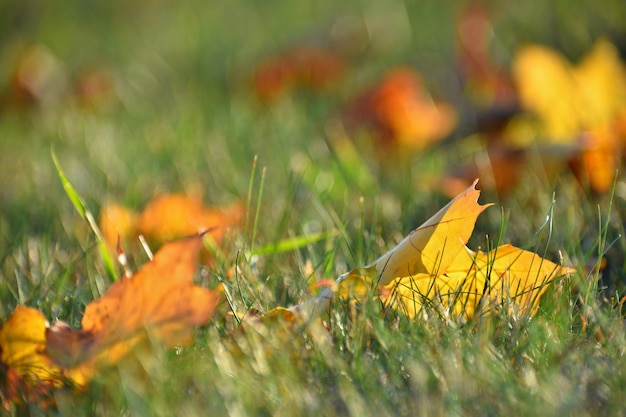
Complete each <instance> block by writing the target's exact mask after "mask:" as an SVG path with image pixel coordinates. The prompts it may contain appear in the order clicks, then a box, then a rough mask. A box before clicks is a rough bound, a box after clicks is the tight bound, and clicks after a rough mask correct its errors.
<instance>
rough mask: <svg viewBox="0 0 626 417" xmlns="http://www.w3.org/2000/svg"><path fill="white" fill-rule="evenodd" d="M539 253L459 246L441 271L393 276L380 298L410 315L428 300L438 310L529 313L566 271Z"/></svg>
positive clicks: (469, 313)
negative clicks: (506, 309) (507, 309)
mask: <svg viewBox="0 0 626 417" xmlns="http://www.w3.org/2000/svg"><path fill="white" fill-rule="evenodd" d="M571 272H573V270H571V269H570V268H564V267H561V266H559V265H557V264H555V263H553V262H551V261H549V260H546V259H543V258H541V257H540V256H539V255H537V254H535V253H532V252H528V251H525V250H523V249H519V248H516V247H514V246H511V245H502V246H499V247H498V248H497V249H494V250H492V251H491V252H488V253H484V252H480V251H478V252H476V253H475V252H472V251H471V250H469V249H466V250H465V251H461V253H459V255H458V256H457V257H456V259H455V260H454V262H453V263H452V264H451V265H450V266H449V268H448V270H447V272H446V273H445V274H441V275H437V276H433V275H428V274H418V275H415V276H410V277H403V278H397V279H395V280H394V281H393V282H392V283H391V284H389V285H388V286H387V287H388V288H389V289H390V291H389V292H388V296H386V297H384V298H383V302H384V303H385V304H386V305H388V306H390V307H392V308H394V309H397V310H399V311H402V312H403V313H405V314H406V315H408V316H409V317H414V316H415V315H416V314H418V313H419V312H420V310H421V309H422V307H423V306H425V305H429V306H432V307H433V308H435V310H436V311H438V312H439V313H440V314H442V315H449V314H452V315H456V316H464V317H467V318H470V317H472V316H473V315H474V314H475V313H476V312H477V309H479V308H482V310H481V311H485V312H488V311H490V310H491V309H493V308H499V307H500V306H503V305H507V303H509V302H510V305H511V309H515V310H516V312H517V313H523V314H534V313H535V312H536V311H537V307H538V304H539V299H540V297H541V296H542V295H543V293H544V292H545V291H546V290H547V288H548V284H550V282H552V281H553V280H554V279H555V278H556V277H558V276H562V275H565V274H566V273H571Z"/></svg>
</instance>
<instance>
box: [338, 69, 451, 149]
mask: <svg viewBox="0 0 626 417" xmlns="http://www.w3.org/2000/svg"><path fill="white" fill-rule="evenodd" d="M346 115H347V122H348V124H349V125H350V126H354V125H356V126H357V127H362V126H365V127H369V128H370V129H372V130H373V131H374V132H375V133H376V134H377V135H378V136H379V138H380V139H381V141H382V142H383V144H387V145H397V146H399V147H403V148H410V149H415V150H424V149H426V148H428V147H429V146H431V145H432V144H434V143H436V142H438V141H440V140H442V139H443V138H445V137H446V136H447V135H448V134H450V133H451V132H452V130H453V129H454V128H455V126H456V123H457V117H458V116H457V112H456V110H455V109H454V107H452V106H451V105H450V104H447V103H444V102H438V101H435V100H433V98H432V97H431V95H430V93H429V92H428V90H427V89H426V87H425V86H424V82H423V80H422V77H421V76H420V75H419V74H418V73H417V72H416V71H414V70H412V69H410V68H396V69H394V70H392V71H390V72H388V73H387V74H386V75H385V76H384V78H383V79H382V80H381V81H380V82H379V84H378V85H377V86H376V87H375V88H374V89H372V90H370V91H368V92H366V93H365V94H363V95H361V96H358V97H357V98H356V99H355V100H354V101H353V102H352V103H351V104H350V105H349V106H348V109H347V111H346Z"/></svg>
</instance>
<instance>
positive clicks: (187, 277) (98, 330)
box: [0, 235, 220, 399]
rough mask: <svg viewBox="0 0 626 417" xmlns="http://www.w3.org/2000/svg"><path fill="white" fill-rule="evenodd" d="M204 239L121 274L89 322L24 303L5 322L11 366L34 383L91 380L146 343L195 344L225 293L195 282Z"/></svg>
mask: <svg viewBox="0 0 626 417" xmlns="http://www.w3.org/2000/svg"><path fill="white" fill-rule="evenodd" d="M202 239H203V236H202V235H196V236H193V237H190V238H186V239H183V240H180V241H176V242H173V243H168V244H166V245H164V246H163V247H162V248H161V250H160V251H159V252H158V253H157V254H156V255H155V257H154V259H153V260H152V261H151V262H149V263H147V264H146V265H145V266H144V267H143V268H142V269H141V270H140V271H139V272H137V273H136V274H135V275H134V276H132V277H130V278H123V279H121V280H119V281H116V282H115V283H114V284H113V285H112V286H111V287H110V288H109V290H108V291H107V293H106V294H104V295H103V296H102V297H101V298H100V299H98V300H95V301H93V302H92V303H90V304H89V305H87V308H86V310H85V314H84V316H83V319H82V322H81V324H82V328H81V329H72V328H71V327H69V326H68V325H66V324H64V323H56V324H54V325H53V326H48V325H47V322H46V320H45V318H44V317H43V315H42V314H41V313H40V312H39V311H37V310H34V309H32V308H26V307H18V308H17V309H16V310H15V312H14V313H13V315H12V316H11V317H10V318H9V319H8V320H7V321H6V322H5V323H4V325H3V326H2V329H0V352H1V357H0V358H1V360H2V363H3V366H5V367H6V368H7V369H9V370H11V371H12V372H14V373H15V374H16V375H17V376H18V377H19V383H20V384H25V385H26V386H32V387H38V386H42V384H44V385H46V386H50V387H52V386H59V385H63V384H66V383H70V384H74V385H77V386H84V385H85V384H87V383H88V382H89V381H90V380H91V379H92V378H93V377H94V375H96V374H97V373H98V372H99V371H101V370H103V369H106V368H108V367H110V366H113V365H116V364H117V363H119V362H120V361H121V360H122V359H123V358H124V357H126V356H127V355H128V354H129V353H130V352H132V351H133V350H134V349H135V348H136V347H137V346H138V345H139V344H141V343H146V342H149V343H150V344H160V345H164V346H166V347H172V346H176V345H183V344H188V343H189V342H190V340H191V336H192V330H193V328H194V327H195V326H198V325H202V324H206V323H207V322H208V320H209V319H210V317H211V315H212V314H213V311H214V309H215V307H216V305H217V303H218V301H219V299H220V295H219V293H217V292H212V291H209V290H207V289H205V288H201V287H198V286H196V285H194V283H193V275H194V272H195V270H196V265H197V262H196V258H197V255H198V251H199V249H200V247H201V246H202ZM7 383H8V384H9V385H8V386H5V387H3V391H4V392H5V393H6V395H7V397H8V398H9V399H15V398H14V395H12V394H13V393H14V392H15V391H16V386H15V381H11V380H9V381H7Z"/></svg>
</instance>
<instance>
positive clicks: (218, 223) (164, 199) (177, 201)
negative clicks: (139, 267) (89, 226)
mask: <svg viewBox="0 0 626 417" xmlns="http://www.w3.org/2000/svg"><path fill="white" fill-rule="evenodd" d="M243 216H244V208H243V206H242V205H241V204H238V203H234V204H232V205H231V206H228V207H225V208H217V207H209V208H205V207H204V206H203V205H202V203H201V201H200V199H199V198H194V197H191V196H187V195H183V194H164V195H160V196H158V197H156V198H154V199H153V200H152V201H150V202H149V203H148V204H147V205H146V207H145V208H144V209H143V210H142V211H141V212H140V213H135V212H133V211H132V210H129V209H127V208H125V207H123V206H120V205H117V204H110V205H107V206H104V207H103V209H102V210H101V212H100V221H99V223H100V228H101V230H102V234H103V236H104V239H105V241H106V243H107V245H108V246H109V248H111V250H113V249H114V248H115V247H116V245H117V242H118V238H120V239H121V240H122V242H124V241H127V240H129V239H132V238H134V237H136V236H137V235H143V236H144V237H145V238H146V239H147V240H148V241H149V242H150V243H152V244H154V245H156V246H157V247H158V246H160V245H161V244H163V243H165V242H168V241H171V240H174V239H178V238H181V237H183V236H189V235H191V234H194V233H199V232H204V231H206V230H210V236H211V237H212V238H213V240H214V242H215V243H216V244H218V245H219V244H221V242H222V240H223V239H224V236H225V235H226V231H227V230H228V229H229V228H230V227H233V226H236V225H238V224H239V223H241V221H242V219H243Z"/></svg>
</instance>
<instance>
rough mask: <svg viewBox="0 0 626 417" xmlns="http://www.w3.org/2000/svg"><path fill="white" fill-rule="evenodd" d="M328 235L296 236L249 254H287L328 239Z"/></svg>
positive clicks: (261, 247) (254, 250)
mask: <svg viewBox="0 0 626 417" xmlns="http://www.w3.org/2000/svg"><path fill="white" fill-rule="evenodd" d="M330 235H331V233H316V234H312V235H306V236H297V237H294V238H290V239H284V240H281V241H278V242H275V243H271V244H269V245H265V246H260V247H258V248H255V249H253V250H252V251H251V252H250V254H251V255H269V254H274V253H280V252H289V251H292V250H296V249H300V248H302V247H305V246H307V245H309V244H311V243H315V242H319V241H320V240H324V239H326V238H328V237H329V236H330Z"/></svg>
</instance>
